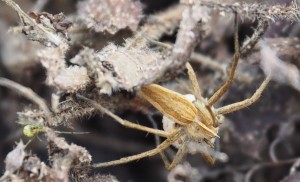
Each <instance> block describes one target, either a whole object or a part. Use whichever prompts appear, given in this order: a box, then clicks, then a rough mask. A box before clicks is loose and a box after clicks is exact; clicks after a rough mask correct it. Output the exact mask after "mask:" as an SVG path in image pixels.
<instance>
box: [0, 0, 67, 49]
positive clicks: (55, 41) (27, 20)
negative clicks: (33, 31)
mask: <svg viewBox="0 0 300 182" xmlns="http://www.w3.org/2000/svg"><path fill="white" fill-rule="evenodd" d="M2 1H3V2H5V3H6V4H7V5H8V6H9V7H11V8H12V9H14V10H15V11H16V12H17V13H18V16H19V18H20V20H21V21H22V23H23V24H24V25H26V23H29V24H30V25H31V26H33V27H34V28H37V29H38V30H40V31H41V32H42V33H43V34H44V35H45V36H46V37H47V38H48V40H49V41H50V42H52V43H53V44H54V45H56V46H59V45H61V44H64V41H63V40H62V39H61V38H59V37H58V36H57V35H55V34H53V33H51V32H49V31H47V30H46V29H45V28H44V27H43V26H41V25H40V24H38V23H37V22H35V20H33V19H32V18H30V17H29V16H28V15H27V14H26V13H25V12H24V11H23V10H22V9H21V8H20V6H19V5H18V4H17V3H15V2H14V1H12V0H2Z"/></svg>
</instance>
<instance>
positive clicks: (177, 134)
mask: <svg viewBox="0 0 300 182" xmlns="http://www.w3.org/2000/svg"><path fill="white" fill-rule="evenodd" d="M183 134H184V131H183V130H181V129H179V130H175V131H173V132H171V134H169V136H168V138H167V139H166V140H165V141H164V142H162V143H161V144H160V145H158V146H157V147H156V148H155V149H152V150H149V151H146V152H143V153H140V154H136V155H132V156H129V157H123V158H121V159H119V160H114V161H110V162H103V163H98V164H93V165H92V166H93V167H95V168H97V167H108V166H115V165H119V164H124V163H128V162H131V161H135V160H138V159H142V158H145V157H151V156H154V155H156V154H158V153H160V152H161V151H163V150H165V149H166V148H168V147H169V146H170V145H172V144H173V143H174V142H175V141H176V140H178V139H179V138H180V137H181V136H182V135H183Z"/></svg>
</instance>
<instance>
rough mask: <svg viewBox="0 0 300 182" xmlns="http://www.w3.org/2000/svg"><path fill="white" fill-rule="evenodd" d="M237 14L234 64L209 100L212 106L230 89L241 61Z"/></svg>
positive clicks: (235, 19)
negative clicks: (224, 80)
mask: <svg viewBox="0 0 300 182" xmlns="http://www.w3.org/2000/svg"><path fill="white" fill-rule="evenodd" d="M237 19H238V18H237V14H235V18H234V21H235V32H234V55H233V61H232V65H231V68H230V71H229V74H228V78H227V80H226V82H225V83H224V84H223V85H222V86H221V88H219V89H218V90H217V91H216V92H215V93H214V95H213V96H211V97H210V98H209V100H208V103H207V105H208V106H212V105H214V104H215V103H216V102H217V101H218V100H219V99H220V98H221V97H222V96H223V95H224V94H225V92H227V91H228V89H229V88H230V87H231V84H232V82H233V77H234V73H235V70H236V67H237V65H238V62H239V58H240V53H239V40H238V20H237Z"/></svg>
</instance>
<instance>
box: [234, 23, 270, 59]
mask: <svg viewBox="0 0 300 182" xmlns="http://www.w3.org/2000/svg"><path fill="white" fill-rule="evenodd" d="M268 27H269V21H268V20H259V21H258V25H257V28H256V29H255V32H254V33H253V34H252V36H251V37H250V38H249V39H247V40H246V41H245V42H244V43H243V45H242V47H241V50H240V54H241V56H246V55H247V54H248V53H250V51H251V50H253V47H254V46H255V45H256V43H257V42H258V41H259V39H260V38H261V37H262V36H263V35H264V33H265V32H266V31H267V29H268Z"/></svg>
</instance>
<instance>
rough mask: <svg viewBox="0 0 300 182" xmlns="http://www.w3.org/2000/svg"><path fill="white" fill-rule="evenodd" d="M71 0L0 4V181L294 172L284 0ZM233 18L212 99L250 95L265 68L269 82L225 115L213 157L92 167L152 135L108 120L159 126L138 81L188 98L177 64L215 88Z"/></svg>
mask: <svg viewBox="0 0 300 182" xmlns="http://www.w3.org/2000/svg"><path fill="white" fill-rule="evenodd" d="M74 2H75V1H72V0H65V1H59V0H53V1H48V0H36V1H30V0H22V1H17V3H20V4H16V3H15V2H14V1H12V0H1V1H0V56H1V57H0V86H1V88H0V116H1V117H0V125H1V127H0V131H1V132H0V134H1V135H0V136H1V137H2V139H1V142H0V149H1V150H0V151H1V154H0V157H1V159H2V160H0V161H4V162H2V163H1V164H0V167H1V169H2V171H3V174H2V177H1V178H0V181H118V180H120V181H128V180H132V181H141V180H143V181H166V180H168V181H171V182H174V181H191V182H192V181H203V182H209V181H228V182H229V181H230V182H231V181H237V182H239V181H247V182H254V181H282V182H293V181H299V180H300V172H299V169H298V168H299V161H300V160H299V159H300V158H299V156H300V148H299V136H300V129H299V128H300V127H299V126H300V114H299V108H300V72H299V69H300V61H299V56H300V51H299V50H300V41H299V39H298V36H300V29H299V27H300V25H299V17H300V8H298V5H297V4H299V3H298V2H297V1H296V0H295V1H283V0H273V1H272V2H270V1H266V2H259V3H257V2H255V1H251V0H248V1H243V2H240V1H235V0H224V1H214V0H210V1H201V0H181V1H180V2H177V1H171V0H169V1H167V0H165V1H161V2H160V3H156V2H154V1H146V0H144V1H142V2H139V1H134V0H85V1H78V2H77V1H76V3H74ZM61 12H64V13H61ZM235 14H237V17H238V19H239V42H240V45H241V46H240V49H239V53H240V55H241V57H240V62H239V64H238V68H237V71H236V76H235V82H234V83H233V85H232V87H231V89H230V91H229V92H227V93H226V95H225V96H224V97H222V99H221V101H220V102H218V103H217V105H216V107H219V106H223V105H228V104H229V103H234V102H237V101H241V100H243V99H245V98H249V97H250V96H251V95H252V94H253V93H254V92H255V90H256V89H257V88H258V87H259V85H260V84H261V82H262V81H263V79H264V78H265V75H271V77H272V81H271V83H270V84H269V86H268V88H267V90H266V91H265V92H264V93H263V95H262V97H261V99H260V100H259V101H258V102H257V103H255V104H253V105H252V106H250V107H248V108H246V109H244V110H241V111H238V112H236V113H233V114H230V115H228V116H227V115H226V117H225V120H224V123H223V124H222V125H221V127H220V129H219V132H218V136H220V139H218V140H217V141H216V142H215V144H216V147H215V149H214V150H211V151H209V153H210V154H211V155H212V156H215V157H216V158H218V156H219V159H221V160H220V161H217V162H216V163H215V165H214V166H209V165H207V164H206V163H205V161H203V159H202V158H201V157H200V154H196V155H187V156H186V157H185V158H184V160H182V161H181V163H179V165H177V166H176V167H175V168H174V169H172V170H171V171H168V170H166V169H165V168H164V165H163V162H162V160H161V159H160V157H159V155H156V156H154V157H151V158H144V159H141V160H139V161H137V162H132V163H128V164H123V165H121V166H112V167H108V168H100V169H99V168H93V167H92V164H95V163H99V162H106V161H110V160H115V159H119V158H120V157H123V156H129V155H133V154H136V153H140V152H144V151H147V150H150V149H152V148H155V145H158V144H159V142H160V138H159V137H158V136H153V135H150V134H145V133H143V132H140V131H136V130H132V129H128V128H126V127H124V126H121V125H120V124H118V123H117V122H115V121H114V120H113V119H111V118H110V117H107V116H106V114H107V113H108V115H110V116H113V115H112V114H109V111H112V112H113V113H116V114H118V115H119V116H120V117H121V118H124V119H126V120H128V121H132V122H133V123H139V124H141V125H145V126H147V127H149V128H153V129H162V115H161V114H160V113H158V112H157V111H156V110H155V109H154V108H153V107H152V106H151V105H150V104H149V103H147V102H146V101H145V100H144V99H143V97H142V95H141V93H140V92H139V90H140V88H141V87H143V86H145V85H148V84H151V83H157V84H161V85H163V86H164V87H167V88H169V89H171V90H175V91H177V92H179V93H181V94H186V93H191V89H190V88H189V80H188V78H187V75H186V70H185V64H186V63H187V62H190V63H191V64H192V66H193V68H194V69H195V71H196V74H197V75H196V76H197V77H198V81H199V83H200V84H199V85H200V87H201V89H202V92H203V95H204V96H206V97H209V96H211V95H212V94H213V93H214V92H215V91H216V90H217V89H218V88H219V87H220V86H221V84H222V83H223V82H224V81H225V80H226V77H227V70H228V68H229V67H230V64H231V60H232V56H233V53H234V50H233V47H234V46H233V42H234V41H233V34H234V22H233V19H234V15H235ZM87 98H89V99H87ZM90 99H92V100H93V101H91V100H90ZM102 107H103V108H106V109H107V110H106V109H103V108H102ZM103 112H105V113H106V114H104V113H103ZM119 122H120V123H121V124H122V122H124V120H119ZM63 131H66V132H63ZM67 132H68V133H70V132H71V133H72V135H67ZM76 132H77V133H76ZM80 132H81V133H80ZM82 132H83V133H82ZM85 132H89V133H88V134H87V133H85ZM24 134H25V135H27V136H30V137H31V138H29V137H26V136H24ZM79 134H80V135H79ZM175 149H176V148H175V147H171V148H170V149H169V150H167V151H166V153H167V154H168V156H174V154H175V153H174V151H176V150H175ZM191 150H192V148H191ZM191 153H192V152H191ZM222 156H223V158H222ZM225 158H226V159H228V160H222V159H225Z"/></svg>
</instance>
